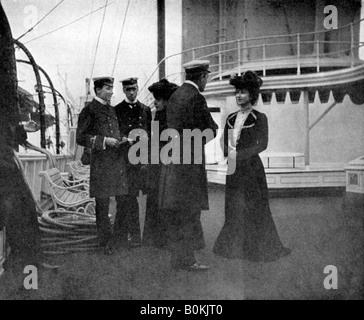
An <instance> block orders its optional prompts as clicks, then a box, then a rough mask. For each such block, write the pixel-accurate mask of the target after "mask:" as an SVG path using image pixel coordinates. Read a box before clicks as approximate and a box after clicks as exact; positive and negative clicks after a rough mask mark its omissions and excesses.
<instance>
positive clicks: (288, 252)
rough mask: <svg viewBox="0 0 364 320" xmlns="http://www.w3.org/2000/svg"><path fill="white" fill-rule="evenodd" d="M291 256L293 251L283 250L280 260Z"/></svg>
mask: <svg viewBox="0 0 364 320" xmlns="http://www.w3.org/2000/svg"><path fill="white" fill-rule="evenodd" d="M290 254H291V249H289V248H283V250H282V252H281V254H280V255H279V258H283V257H285V256H288V255H290Z"/></svg>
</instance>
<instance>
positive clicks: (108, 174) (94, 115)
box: [76, 99, 128, 198]
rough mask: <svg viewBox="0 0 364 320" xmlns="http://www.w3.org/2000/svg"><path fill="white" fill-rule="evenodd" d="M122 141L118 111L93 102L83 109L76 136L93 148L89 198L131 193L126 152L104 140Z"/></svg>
mask: <svg viewBox="0 0 364 320" xmlns="http://www.w3.org/2000/svg"><path fill="white" fill-rule="evenodd" d="M107 137H108V138H115V139H117V140H119V141H121V136H120V130H119V122H118V118H117V116H116V113H115V110H114V108H113V107H112V106H110V105H103V104H101V103H100V102H98V101H97V100H95V99H94V100H93V101H92V102H91V103H90V104H88V105H87V106H86V107H85V108H83V109H82V111H81V113H80V115H79V118H78V126H77V133H76V141H77V143H78V144H79V145H81V146H84V147H89V148H91V164H90V196H91V197H100V198H106V197H112V196H116V195H122V194H127V193H128V181H127V175H126V163H125V153H126V152H127V151H126V149H125V148H124V147H123V145H121V146H120V147H116V148H115V147H109V146H106V145H105V144H104V139H105V138H107Z"/></svg>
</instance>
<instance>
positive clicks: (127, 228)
mask: <svg viewBox="0 0 364 320" xmlns="http://www.w3.org/2000/svg"><path fill="white" fill-rule="evenodd" d="M115 112H116V115H117V117H118V119H119V128H120V134H121V138H123V137H128V136H129V133H130V131H132V130H133V129H141V130H144V132H145V133H146V134H147V135H148V138H150V132H151V121H152V113H151V110H150V108H149V107H147V106H146V105H144V104H142V103H141V102H139V101H136V102H135V104H133V105H131V104H128V103H127V102H126V101H125V100H123V101H122V102H121V103H119V104H118V105H117V106H115ZM134 143H135V142H134ZM129 147H130V145H129ZM125 162H126V163H127V174H128V181H129V194H128V195H125V196H123V197H122V198H123V200H122V204H121V207H120V212H122V214H121V215H120V216H119V217H120V219H118V220H115V228H118V232H119V233H120V235H121V237H123V238H124V240H125V239H126V238H127V237H128V233H129V234H130V235H131V239H132V240H131V241H132V242H133V243H140V241H141V233H140V223H139V205H138V201H137V197H138V195H139V190H142V191H144V187H145V173H144V171H143V169H142V168H143V165H142V164H131V163H130V161H129V159H128V156H127V154H125Z"/></svg>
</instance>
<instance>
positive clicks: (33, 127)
mask: <svg viewBox="0 0 364 320" xmlns="http://www.w3.org/2000/svg"><path fill="white" fill-rule="evenodd" d="M23 128H24V130H25V131H26V132H36V131H38V130H39V129H40V128H39V126H38V124H37V123H36V122H35V121H33V120H30V121H28V122H26V123H24V124H23Z"/></svg>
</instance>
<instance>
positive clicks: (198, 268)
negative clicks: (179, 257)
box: [172, 262, 210, 271]
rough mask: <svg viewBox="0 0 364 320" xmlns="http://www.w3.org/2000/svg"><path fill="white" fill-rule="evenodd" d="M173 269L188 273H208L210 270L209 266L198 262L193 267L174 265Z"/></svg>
mask: <svg viewBox="0 0 364 320" xmlns="http://www.w3.org/2000/svg"><path fill="white" fill-rule="evenodd" d="M172 268H173V269H175V270H186V271H207V270H209V269H210V267H209V266H206V265H203V264H200V263H197V262H195V263H194V264H193V265H191V266H182V265H173V266H172Z"/></svg>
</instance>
